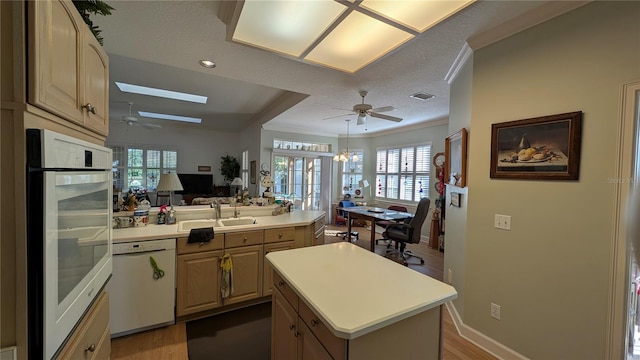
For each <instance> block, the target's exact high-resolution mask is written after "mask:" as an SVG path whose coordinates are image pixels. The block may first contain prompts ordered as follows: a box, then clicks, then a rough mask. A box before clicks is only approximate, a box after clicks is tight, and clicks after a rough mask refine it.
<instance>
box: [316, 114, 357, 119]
mask: <svg viewBox="0 0 640 360" xmlns="http://www.w3.org/2000/svg"><path fill="white" fill-rule="evenodd" d="M349 115H353V113H349V114H342V115H337V116H331V117H328V118H324V119H322V120H330V119H335V118H339V117H343V116H349Z"/></svg>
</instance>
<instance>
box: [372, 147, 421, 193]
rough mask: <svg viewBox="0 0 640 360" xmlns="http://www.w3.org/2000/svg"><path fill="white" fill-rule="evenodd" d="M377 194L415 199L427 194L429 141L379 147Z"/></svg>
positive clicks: (377, 156) (377, 157)
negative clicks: (417, 143)
mask: <svg viewBox="0 0 640 360" xmlns="http://www.w3.org/2000/svg"><path fill="white" fill-rule="evenodd" d="M376 161H377V163H376V185H375V186H376V195H377V197H379V198H386V199H390V200H403V201H411V202H417V201H419V200H420V199H421V198H423V197H428V196H429V178H430V167H431V144H419V145H411V146H404V147H401V148H387V149H378V150H377V153H376Z"/></svg>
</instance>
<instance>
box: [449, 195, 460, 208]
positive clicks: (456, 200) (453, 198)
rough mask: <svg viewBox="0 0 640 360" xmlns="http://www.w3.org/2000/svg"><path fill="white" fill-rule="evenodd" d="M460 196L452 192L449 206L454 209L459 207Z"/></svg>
mask: <svg viewBox="0 0 640 360" xmlns="http://www.w3.org/2000/svg"><path fill="white" fill-rule="evenodd" d="M461 195H462V194H460V193H456V192H452V193H451V204H449V205H451V206H455V207H460V196H461Z"/></svg>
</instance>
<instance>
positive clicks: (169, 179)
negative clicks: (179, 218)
mask: <svg viewBox="0 0 640 360" xmlns="http://www.w3.org/2000/svg"><path fill="white" fill-rule="evenodd" d="M181 190H184V189H183V188H182V183H181V182H180V178H178V174H176V173H166V174H162V175H160V181H158V187H157V188H156V191H168V192H169V205H170V206H171V207H172V208H173V200H172V199H173V192H174V191H181Z"/></svg>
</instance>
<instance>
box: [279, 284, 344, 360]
mask: <svg viewBox="0 0 640 360" xmlns="http://www.w3.org/2000/svg"><path fill="white" fill-rule="evenodd" d="M274 280H275V283H274V287H275V288H276V289H275V290H273V297H272V302H271V321H272V323H271V359H278V360H280V359H282V360H293V359H297V360H324V359H327V360H343V359H346V351H347V342H346V340H345V339H340V338H338V337H336V336H334V335H333V334H331V332H329V330H328V329H327V328H326V327H325V326H324V325H323V324H322V322H321V321H320V320H319V319H317V317H315V316H314V315H313V313H312V312H311V310H309V309H308V307H307V306H306V305H305V304H304V302H302V301H300V300H299V299H298V297H297V295H295V293H293V292H292V290H291V289H289V288H288V286H287V284H286V283H285V282H283V281H282V279H281V278H280V277H279V276H278V275H277V274H275V273H274Z"/></svg>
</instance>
